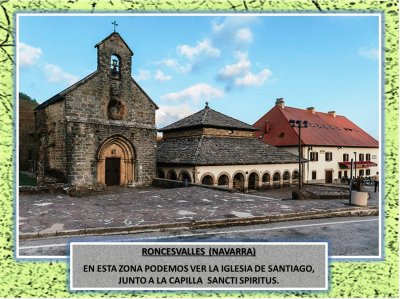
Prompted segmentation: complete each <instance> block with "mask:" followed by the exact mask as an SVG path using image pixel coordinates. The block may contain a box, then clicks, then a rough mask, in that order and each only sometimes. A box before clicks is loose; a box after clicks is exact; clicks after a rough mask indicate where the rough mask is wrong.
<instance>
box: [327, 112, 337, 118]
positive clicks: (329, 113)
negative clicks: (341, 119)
mask: <svg viewBox="0 0 400 299" xmlns="http://www.w3.org/2000/svg"><path fill="white" fill-rule="evenodd" d="M328 115H330V116H333V117H336V111H328Z"/></svg>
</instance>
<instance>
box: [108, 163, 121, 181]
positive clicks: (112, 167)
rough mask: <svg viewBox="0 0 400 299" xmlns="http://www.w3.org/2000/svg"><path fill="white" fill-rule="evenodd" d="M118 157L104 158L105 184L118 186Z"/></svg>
mask: <svg viewBox="0 0 400 299" xmlns="http://www.w3.org/2000/svg"><path fill="white" fill-rule="evenodd" d="M120 165H121V163H120V158H106V175H105V177H106V185H107V186H118V185H119V183H120Z"/></svg>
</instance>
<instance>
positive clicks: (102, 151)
mask: <svg viewBox="0 0 400 299" xmlns="http://www.w3.org/2000/svg"><path fill="white" fill-rule="evenodd" d="M97 161H98V163H97V182H99V183H102V184H105V185H107V186H118V185H128V184H130V183H132V182H133V181H134V180H135V164H134V162H135V150H134V148H133V146H132V144H131V143H130V142H129V140H128V139H126V138H125V137H123V136H113V137H110V138H109V139H107V140H106V141H104V142H103V144H102V145H101V146H100V147H99V150H98V154H97Z"/></svg>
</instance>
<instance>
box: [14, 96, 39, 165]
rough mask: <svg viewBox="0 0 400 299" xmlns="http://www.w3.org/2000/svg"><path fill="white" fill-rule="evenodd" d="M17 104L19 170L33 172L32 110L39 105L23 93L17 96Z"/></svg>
mask: <svg viewBox="0 0 400 299" xmlns="http://www.w3.org/2000/svg"><path fill="white" fill-rule="evenodd" d="M18 100H19V101H18V103H19V169H20V170H33V161H34V160H36V149H35V138H34V133H35V114H34V112H33V110H34V109H35V108H36V107H37V106H38V105H39V103H38V102H36V100H35V99H32V98H31V97H30V96H28V95H27V94H25V93H22V92H20V93H19V95H18Z"/></svg>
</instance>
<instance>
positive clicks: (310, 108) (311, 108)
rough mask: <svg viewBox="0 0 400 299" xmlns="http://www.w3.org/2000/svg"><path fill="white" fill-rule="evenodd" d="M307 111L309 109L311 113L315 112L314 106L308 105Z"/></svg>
mask: <svg viewBox="0 0 400 299" xmlns="http://www.w3.org/2000/svg"><path fill="white" fill-rule="evenodd" d="M307 110H308V111H311V113H312V114H315V108H314V107H308V108H307Z"/></svg>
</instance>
